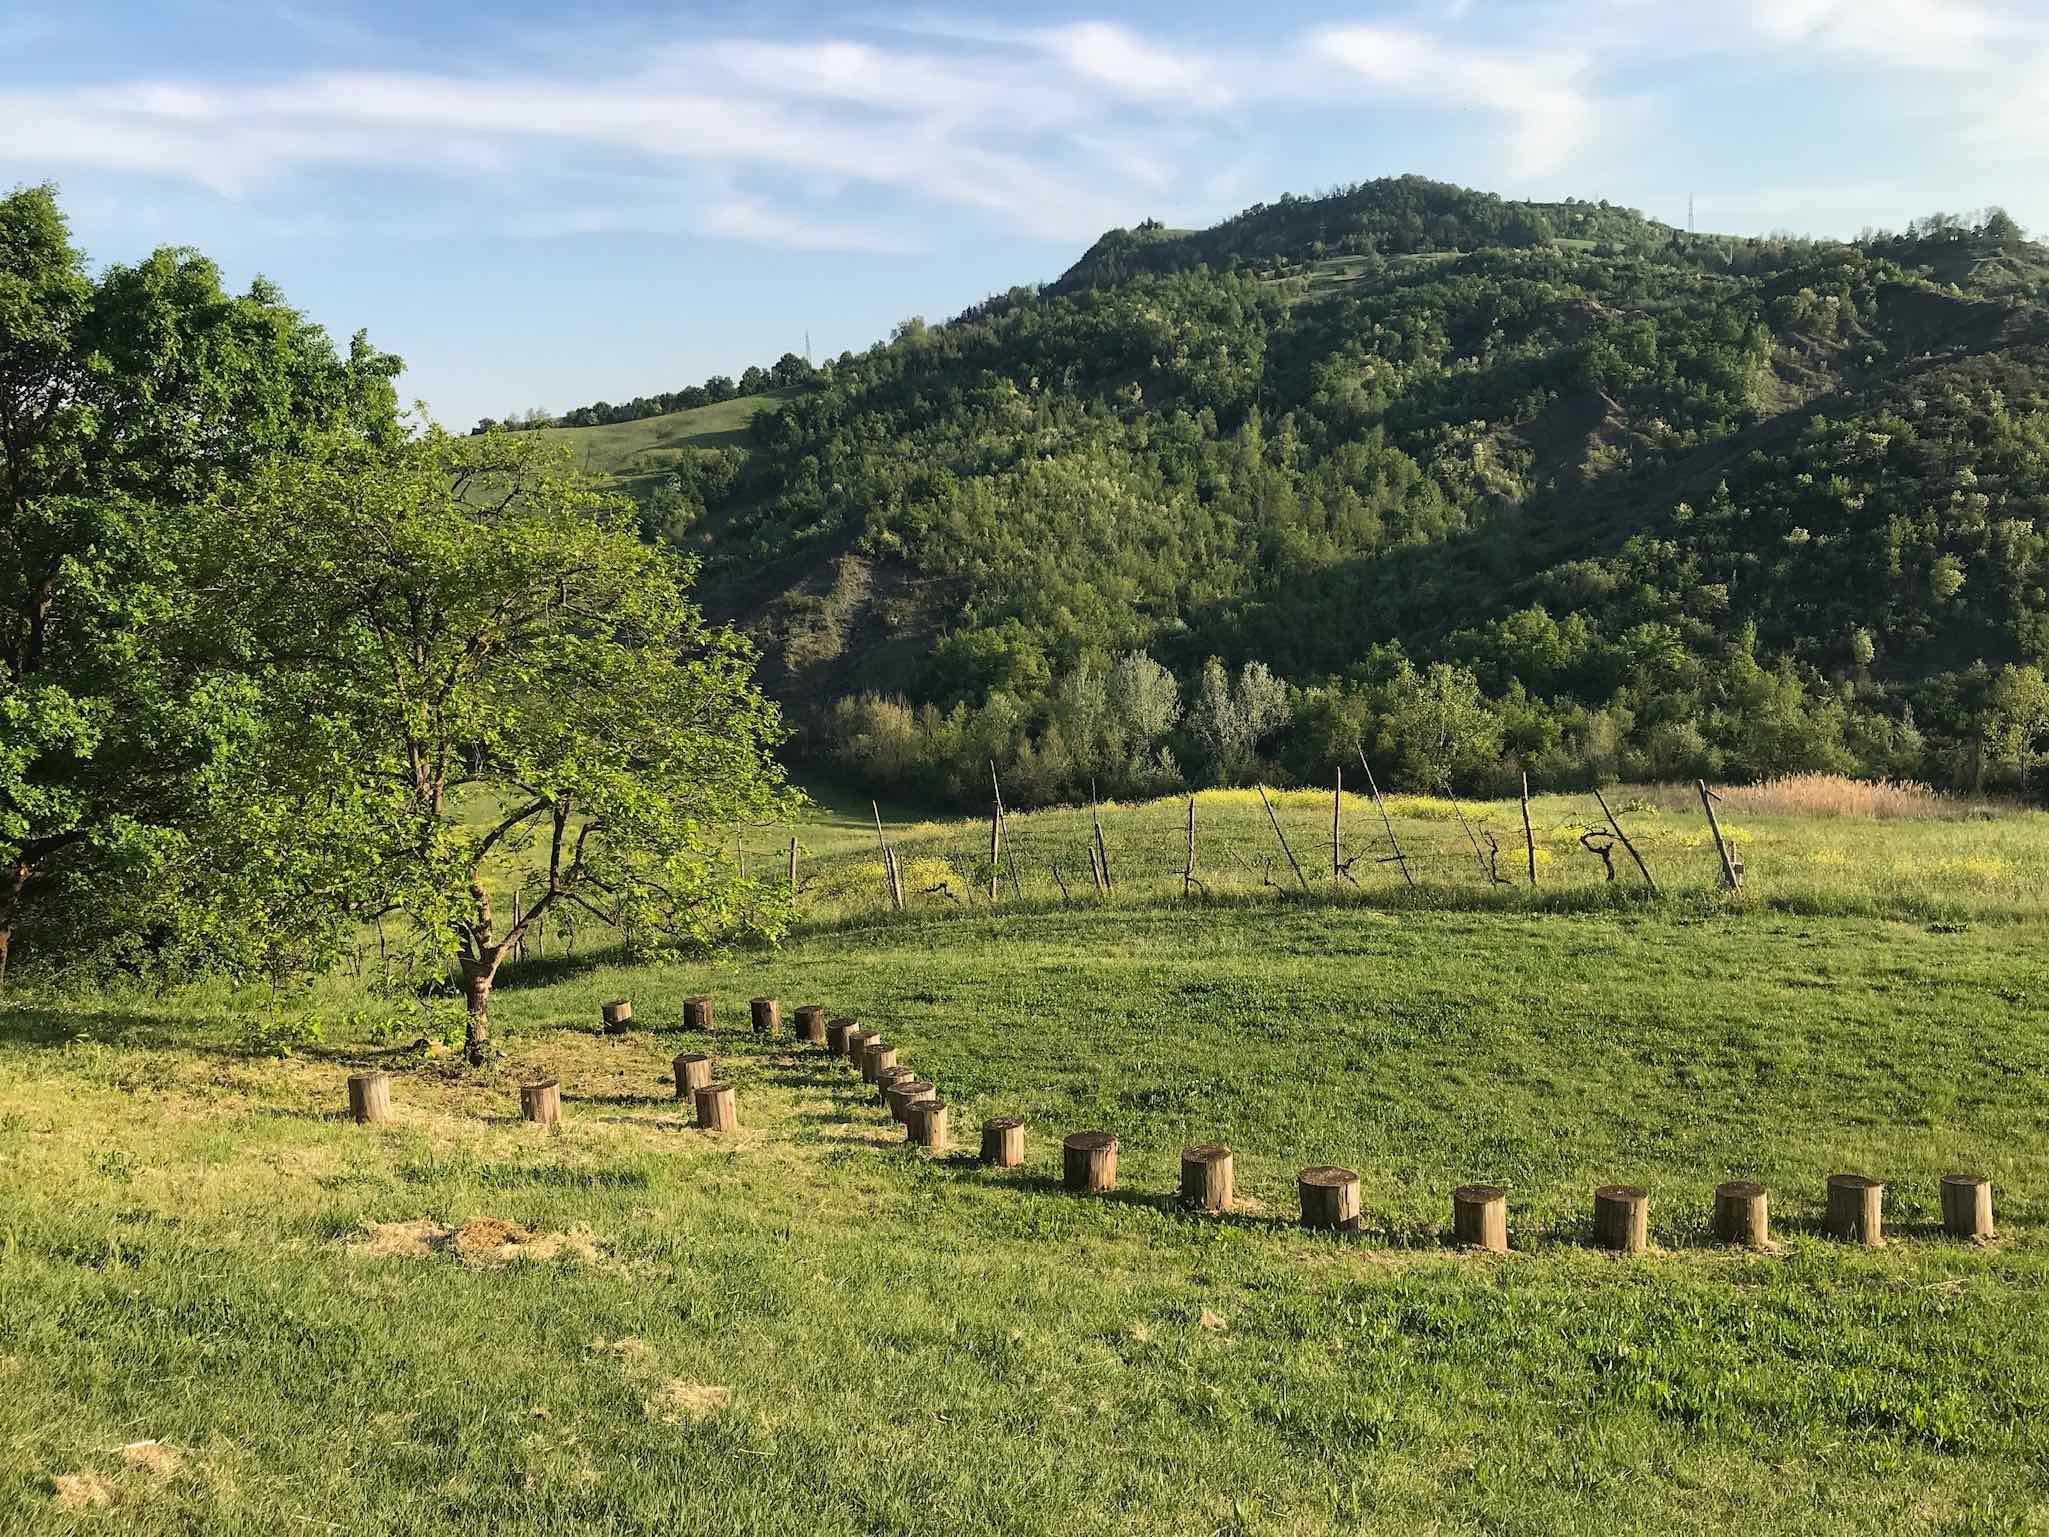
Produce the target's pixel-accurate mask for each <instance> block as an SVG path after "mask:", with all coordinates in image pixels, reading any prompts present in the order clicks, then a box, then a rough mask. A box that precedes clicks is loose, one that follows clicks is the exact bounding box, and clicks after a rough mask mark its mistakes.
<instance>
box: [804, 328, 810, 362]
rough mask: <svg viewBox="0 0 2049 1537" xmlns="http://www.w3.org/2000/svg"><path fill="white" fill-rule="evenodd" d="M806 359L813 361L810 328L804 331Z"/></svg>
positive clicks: (806, 360)
mask: <svg viewBox="0 0 2049 1537" xmlns="http://www.w3.org/2000/svg"><path fill="white" fill-rule="evenodd" d="M804 361H805V362H807V363H808V362H810V361H811V333H810V332H809V331H808V330H807V331H806V332H805V333H804Z"/></svg>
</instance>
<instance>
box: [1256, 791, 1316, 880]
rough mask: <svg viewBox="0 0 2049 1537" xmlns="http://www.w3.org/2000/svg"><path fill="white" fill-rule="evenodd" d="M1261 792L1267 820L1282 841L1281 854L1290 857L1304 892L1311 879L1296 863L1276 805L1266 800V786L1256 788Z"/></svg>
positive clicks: (1260, 799) (1290, 863)
mask: <svg viewBox="0 0 2049 1537" xmlns="http://www.w3.org/2000/svg"><path fill="white" fill-rule="evenodd" d="M1254 788H1256V789H1257V790H1258V791H1259V803H1260V805H1262V806H1264V807H1266V819H1267V820H1268V821H1269V822H1271V823H1273V825H1274V836H1275V837H1276V838H1278V839H1280V840H1281V852H1282V853H1283V854H1286V855H1287V856H1288V865H1289V867H1290V868H1291V869H1293V870H1294V872H1295V879H1296V880H1297V881H1298V882H1299V883H1300V884H1301V887H1302V889H1303V890H1304V891H1307V890H1308V889H1309V877H1308V876H1306V875H1304V874H1303V873H1302V866H1301V865H1300V864H1298V863H1296V861H1295V851H1294V850H1293V849H1291V848H1289V847H1288V835H1287V834H1286V833H1284V832H1282V831H1281V819H1280V818H1279V817H1277V816H1275V815H1274V803H1273V802H1272V801H1270V800H1268V799H1267V798H1266V786H1265V785H1256V786H1254Z"/></svg>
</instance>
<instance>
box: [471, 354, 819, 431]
mask: <svg viewBox="0 0 2049 1537" xmlns="http://www.w3.org/2000/svg"><path fill="white" fill-rule="evenodd" d="M818 374H819V370H818V369H816V368H814V367H813V366H812V365H811V363H810V361H809V360H808V359H806V358H800V357H798V356H797V354H796V353H794V352H786V353H784V354H783V355H782V356H781V357H780V358H778V359H777V360H776V361H775V363H774V364H773V365H772V366H771V367H768V368H761V367H758V366H757V367H750V368H749V369H748V370H747V371H746V372H745V373H743V374H741V375H740V377H739V378H738V379H737V380H736V379H733V378H730V377H728V376H727V375H725V374H713V375H712V376H711V377H710V378H709V379H707V380H705V381H704V383H702V384H691V385H686V386H684V387H683V388H682V389H680V390H670V391H669V392H668V393H666V394H662V395H637V396H635V397H634V398H633V399H632V400H629V401H627V402H626V403H625V404H624V405H616V406H615V405H613V404H612V403H611V402H610V401H609V400H600V401H598V402H596V403H595V404H593V405H588V406H578V407H577V408H576V409H575V410H573V411H564V412H562V413H561V414H560V415H559V416H557V415H552V414H550V413H549V412H547V411H544V410H542V409H541V408H540V407H538V406H534V407H530V408H528V409H527V410H524V411H515V412H513V413H512V414H511V415H510V416H508V417H506V418H505V419H504V420H503V421H498V420H496V419H494V418H492V417H488V416H487V417H484V418H483V419H482V420H481V421H479V422H478V423H477V425H476V426H474V427H472V428H471V429H470V435H471V436H472V437H476V436H479V435H481V434H483V433H486V432H490V431H492V430H494V429H497V428H502V429H504V430H505V431H508V432H532V431H535V430H537V429H539V428H542V427H609V426H611V425H612V424H613V423H615V422H637V421H639V420H641V419H642V418H643V417H648V416H667V415H668V414H669V413H670V412H672V411H694V410H696V409H697V408H698V407H699V406H714V405H717V404H718V403H719V402H720V401H722V400H739V399H741V398H742V397H744V396H747V395H766V394H767V393H769V391H771V390H787V389H794V388H796V387H797V386H798V385H802V384H808V383H809V382H810V381H811V380H813V379H815V378H817V377H818Z"/></svg>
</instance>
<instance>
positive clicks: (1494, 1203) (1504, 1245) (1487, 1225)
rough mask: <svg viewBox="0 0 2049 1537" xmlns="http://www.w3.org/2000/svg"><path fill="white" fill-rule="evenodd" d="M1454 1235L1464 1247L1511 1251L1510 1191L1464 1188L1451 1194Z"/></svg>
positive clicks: (1487, 1186) (1485, 1186)
mask: <svg viewBox="0 0 2049 1537" xmlns="http://www.w3.org/2000/svg"><path fill="white" fill-rule="evenodd" d="M1451 1236H1452V1241H1453V1242H1454V1243H1456V1244H1458V1245H1459V1246H1460V1247H1461V1248H1466V1249H1483V1250H1485V1251H1486V1252H1487V1253H1489V1254H1506V1253H1507V1252H1508V1192H1507V1191H1506V1190H1503V1189H1502V1188H1501V1187H1500V1186H1499V1185H1461V1186H1459V1187H1458V1189H1456V1190H1454V1191H1452V1193H1451Z"/></svg>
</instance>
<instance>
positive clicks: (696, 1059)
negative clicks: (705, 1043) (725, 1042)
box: [674, 1051, 711, 1104]
mask: <svg viewBox="0 0 2049 1537" xmlns="http://www.w3.org/2000/svg"><path fill="white" fill-rule="evenodd" d="M674 1065H675V1068H676V1097H677V1098H678V1099H690V1097H691V1096H692V1095H693V1094H695V1093H696V1092H697V1091H698V1090H699V1089H701V1088H703V1087H704V1086H705V1085H706V1084H708V1083H710V1082H711V1058H710V1057H707V1056H706V1055H705V1054H704V1053H703V1052H701V1051H686V1052H684V1053H683V1054H682V1055H681V1056H679V1057H678V1058H677V1059H676V1061H675V1064H674ZM691 1102H692V1103H693V1104H694V1103H696V1101H694V1100H692V1101H691Z"/></svg>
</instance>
